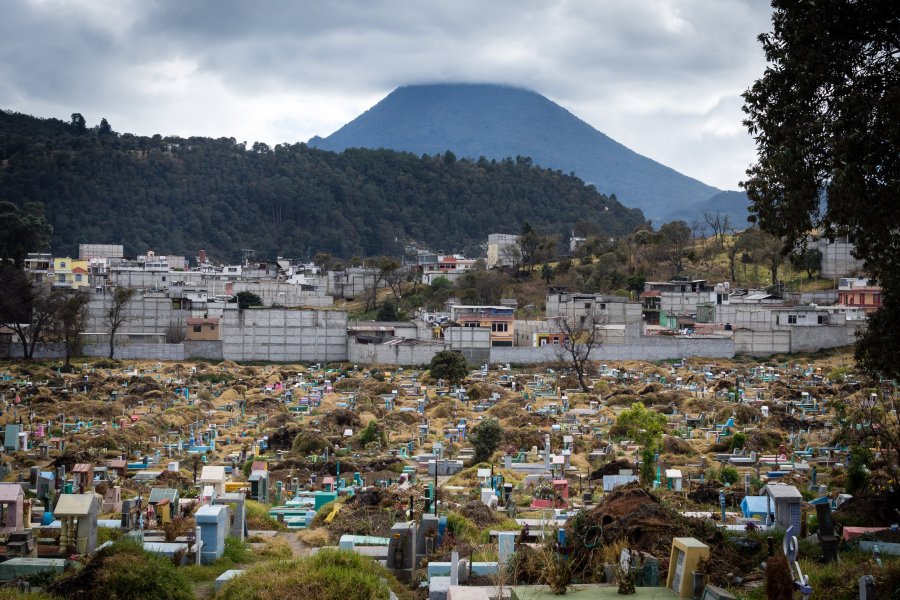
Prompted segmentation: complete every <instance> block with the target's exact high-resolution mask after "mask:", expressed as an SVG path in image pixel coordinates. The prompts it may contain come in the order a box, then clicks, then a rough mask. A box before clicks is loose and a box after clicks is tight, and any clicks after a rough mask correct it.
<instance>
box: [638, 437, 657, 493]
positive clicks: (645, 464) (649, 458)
mask: <svg viewBox="0 0 900 600" xmlns="http://www.w3.org/2000/svg"><path fill="white" fill-rule="evenodd" d="M655 458H656V456H655V453H654V452H653V448H650V447H649V446H644V448H643V449H642V450H641V483H643V484H644V485H651V484H652V483H653V480H654V479H656V465H655Z"/></svg>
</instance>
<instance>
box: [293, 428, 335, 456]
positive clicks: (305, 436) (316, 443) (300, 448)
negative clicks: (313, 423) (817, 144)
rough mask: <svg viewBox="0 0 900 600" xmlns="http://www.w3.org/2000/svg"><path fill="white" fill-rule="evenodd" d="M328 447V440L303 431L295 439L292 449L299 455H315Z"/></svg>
mask: <svg viewBox="0 0 900 600" xmlns="http://www.w3.org/2000/svg"><path fill="white" fill-rule="evenodd" d="M327 447H328V440H326V439H325V438H323V437H322V436H320V435H317V434H315V433H309V432H306V431H301V432H300V433H298V434H297V437H295V438H294V443H293V445H292V447H291V449H292V450H293V451H294V452H296V453H297V454H304V455H305V454H313V453H315V452H319V451H321V450H324V449H325V448H327Z"/></svg>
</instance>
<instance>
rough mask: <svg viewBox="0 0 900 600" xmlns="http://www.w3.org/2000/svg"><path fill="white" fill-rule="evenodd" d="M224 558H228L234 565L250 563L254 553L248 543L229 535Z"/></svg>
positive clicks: (226, 539)
mask: <svg viewBox="0 0 900 600" xmlns="http://www.w3.org/2000/svg"><path fill="white" fill-rule="evenodd" d="M222 558H226V559H228V560H230V561H231V562H234V563H248V562H250V561H251V560H253V553H252V552H251V551H250V546H249V545H248V544H247V543H246V542H242V541H241V540H239V539H238V538H236V537H232V536H230V535H229V536H228V537H227V538H225V550H224V551H223V553H222Z"/></svg>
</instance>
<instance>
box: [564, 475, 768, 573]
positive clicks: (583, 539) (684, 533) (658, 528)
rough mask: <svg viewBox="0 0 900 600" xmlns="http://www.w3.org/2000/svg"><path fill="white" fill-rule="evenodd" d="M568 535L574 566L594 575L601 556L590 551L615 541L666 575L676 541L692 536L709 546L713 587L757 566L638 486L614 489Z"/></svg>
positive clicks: (568, 526) (580, 517)
mask: <svg viewBox="0 0 900 600" xmlns="http://www.w3.org/2000/svg"><path fill="white" fill-rule="evenodd" d="M566 533H567V539H569V540H572V548H571V552H572V556H573V557H576V560H575V562H574V564H575V565H576V566H577V568H578V569H580V570H581V571H582V572H585V573H586V572H594V570H595V569H596V568H597V564H596V561H598V560H602V559H601V558H600V556H599V555H600V554H602V553H597V552H595V551H594V550H595V549H597V548H601V547H602V546H603V545H609V544H613V543H615V542H617V541H624V542H625V543H626V544H628V546H629V547H630V548H632V549H635V550H641V551H643V552H649V553H650V554H652V555H653V556H655V557H656V558H657V559H658V560H659V569H660V572H661V573H665V572H667V570H668V567H669V565H668V563H669V553H670V550H671V547H672V538H675V537H693V538H696V539H698V540H700V541H701V542H703V543H705V544H707V545H708V546H710V548H711V552H710V561H709V563H710V567H709V569H708V572H709V573H710V580H711V581H712V582H713V583H716V584H719V585H725V584H730V583H732V582H731V581H729V576H728V575H729V574H734V573H746V572H748V571H750V570H752V569H753V568H754V567H755V564H754V562H755V558H753V557H751V558H748V559H742V558H741V556H740V555H739V554H738V553H737V552H736V551H735V550H734V548H732V547H731V546H729V545H728V544H727V543H726V541H725V538H724V537H723V535H722V533H721V532H720V531H719V530H718V529H716V527H714V526H709V525H707V524H706V523H704V522H703V521H701V520H699V519H690V518H686V517H682V516H681V515H680V514H678V513H677V512H676V511H674V510H672V509H670V508H667V507H664V506H662V505H661V504H660V503H659V499H658V498H657V497H656V496H654V495H653V494H651V493H650V492H648V491H646V490H645V489H643V488H642V487H641V486H640V485H639V484H637V483H631V484H628V485H625V486H621V487H618V488H616V489H615V490H614V491H612V492H610V493H609V494H607V495H606V496H604V497H603V499H602V500H601V501H600V503H599V504H598V505H597V506H596V507H594V508H593V509H591V510H589V511H586V512H582V513H579V514H578V515H576V517H574V518H572V519H570V520H569V521H568V522H567V523H566Z"/></svg>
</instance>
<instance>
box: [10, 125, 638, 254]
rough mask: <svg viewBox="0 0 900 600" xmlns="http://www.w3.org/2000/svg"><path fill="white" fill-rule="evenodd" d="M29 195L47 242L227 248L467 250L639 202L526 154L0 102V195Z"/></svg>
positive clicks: (630, 224)
mask: <svg viewBox="0 0 900 600" xmlns="http://www.w3.org/2000/svg"><path fill="white" fill-rule="evenodd" d="M3 200H6V201H10V202H12V203H14V204H16V205H19V206H22V205H24V204H25V203H29V202H32V203H34V202H40V203H42V204H43V205H44V208H45V210H46V217H47V220H48V221H49V222H50V224H51V225H52V226H53V235H52V240H51V245H52V250H53V252H54V253H55V254H57V255H65V254H70V255H74V254H76V253H77V250H78V244H79V243H85V242H96V243H121V244H124V246H125V251H126V254H136V253H141V252H145V251H147V250H150V249H153V250H155V251H156V252H157V253H172V254H184V255H186V256H195V255H196V252H197V250H199V249H200V248H205V249H206V250H207V251H208V252H209V253H210V255H211V256H212V257H213V258H214V259H217V260H221V261H231V260H234V258H235V257H236V256H237V255H238V254H239V250H240V249H241V248H252V249H255V250H256V252H257V255H258V256H270V257H274V256H275V255H280V256H287V257H298V258H302V257H312V256H313V255H315V253H317V252H328V253H330V254H332V255H333V256H338V257H344V258H349V257H351V256H353V255H358V256H374V255H380V254H398V253H399V252H400V251H401V250H402V248H403V246H404V245H406V244H409V243H414V244H418V245H420V246H425V247H428V248H430V249H432V250H438V251H444V252H458V251H464V252H466V253H469V254H480V253H481V252H480V251H479V250H480V246H481V245H483V244H484V243H485V242H486V238H487V235H488V234H489V233H493V232H507V233H517V232H519V231H520V230H521V229H522V227H523V226H524V224H525V223H526V222H527V223H530V224H531V225H532V226H533V227H534V228H535V229H539V230H541V231H543V232H546V233H553V234H560V235H561V234H564V233H567V232H568V231H570V230H571V228H572V227H573V225H574V224H575V223H577V222H579V221H585V220H587V221H590V222H592V223H594V224H595V226H596V227H598V228H599V230H600V232H601V233H603V234H607V235H618V234H627V233H630V232H631V231H633V230H634V229H635V228H636V227H638V226H640V225H641V224H642V223H643V222H644V217H643V214H642V213H641V211H639V210H636V209H628V208H625V207H624V206H622V205H621V204H620V203H619V202H618V201H616V199H615V197H614V196H613V197H607V196H605V195H603V194H601V193H599V192H598V191H597V190H596V189H595V188H594V187H593V186H590V185H585V183H584V182H583V181H581V180H580V179H578V178H576V177H574V176H572V175H566V174H563V173H562V172H560V171H555V170H549V169H543V168H539V167H537V166H535V165H533V164H532V162H531V160H530V159H528V158H522V157H517V158H515V159H505V160H500V161H498V160H487V159H480V160H458V159H457V158H456V157H455V156H454V155H453V154H451V153H449V152H448V153H445V154H443V155H440V156H421V157H419V156H416V155H413V154H409V153H401V152H394V151H388V150H362V149H353V150H347V151H344V152H343V153H341V154H336V153H333V152H329V151H324V150H317V149H314V148H309V147H308V146H306V145H305V144H299V143H298V144H279V145H277V146H275V147H274V148H270V147H269V146H267V145H266V144H262V143H254V144H253V145H252V146H251V147H247V146H246V145H245V144H244V143H238V142H236V141H235V140H234V138H219V139H210V138H197V137H192V138H188V139H182V138H177V137H162V136H160V135H155V136H153V137H142V136H135V135H131V134H119V133H116V132H115V131H113V129H112V127H111V126H110V124H109V123H107V122H106V120H105V119H104V120H103V121H102V122H101V124H100V125H99V126H97V127H93V128H89V127H87V126H86V124H85V121H84V118H83V117H82V116H81V115H80V114H77V113H76V114H74V115H73V116H72V121H71V122H65V121H61V120H58V119H38V118H34V117H31V116H28V115H23V114H18V113H11V112H4V111H0V201H3Z"/></svg>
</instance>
